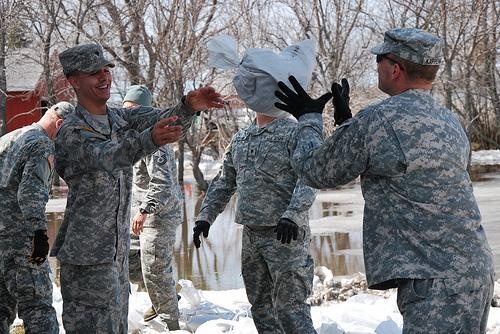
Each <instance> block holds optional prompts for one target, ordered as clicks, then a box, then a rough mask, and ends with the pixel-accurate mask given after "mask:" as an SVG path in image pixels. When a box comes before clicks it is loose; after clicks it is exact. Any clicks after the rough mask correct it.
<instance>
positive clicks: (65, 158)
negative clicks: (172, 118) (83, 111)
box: [55, 124, 157, 178]
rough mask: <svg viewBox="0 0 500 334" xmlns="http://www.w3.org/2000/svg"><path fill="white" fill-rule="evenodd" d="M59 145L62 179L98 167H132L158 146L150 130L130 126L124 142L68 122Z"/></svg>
mask: <svg viewBox="0 0 500 334" xmlns="http://www.w3.org/2000/svg"><path fill="white" fill-rule="evenodd" d="M55 146H56V170H57V172H58V173H59V175H60V176H61V177H62V178H68V177H71V176H73V175H76V174H81V173H88V172H92V171H96V170H107V171H112V170H116V169H123V168H128V167H130V166H131V165H132V164H133V163H135V162H136V161H138V160H140V159H141V158H142V157H143V156H145V155H147V154H150V153H152V152H154V151H155V150H156V149H157V147H156V145H155V144H154V143H153V139H152V138H151V131H150V130H145V131H143V132H138V131H136V130H134V129H130V130H127V132H126V133H124V134H123V137H122V139H121V140H120V141H114V140H111V139H109V138H107V137H105V136H103V135H102V134H100V133H97V132H93V131H91V129H86V128H82V127H77V126H76V127H75V126H69V127H64V124H63V126H62V128H61V130H60V131H59V133H58V135H57V138H56V143H55ZM82 162H84V163H82Z"/></svg>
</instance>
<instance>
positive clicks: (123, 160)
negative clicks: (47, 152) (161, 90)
mask: <svg viewBox="0 0 500 334" xmlns="http://www.w3.org/2000/svg"><path fill="white" fill-rule="evenodd" d="M172 115H177V116H179V120H180V121H181V122H182V124H183V125H184V127H185V129H187V128H188V127H189V126H190V124H191V119H192V117H193V115H194V113H192V112H191V111H189V110H187V109H186V107H184V105H183V104H182V103H181V104H179V105H177V106H176V107H174V108H172V109H167V110H164V111H161V110H160V109H155V108H151V107H139V108H134V109H123V108H109V107H108V108H107V118H108V122H109V127H107V126H104V125H103V124H102V123H100V122H99V121H98V119H97V118H95V117H93V116H92V115H91V114H90V113H88V112H87V111H86V110H85V109H84V108H83V107H82V106H80V105H78V106H77V107H76V109H75V112H74V113H72V114H71V115H70V116H68V118H66V120H65V122H64V123H63V125H62V127H61V129H60V130H59V133H58V135H57V137H56V145H55V147H56V169H57V172H58V173H59V175H60V176H61V177H62V178H63V179H64V180H65V181H66V183H67V184H68V189H69V192H68V200H67V205H66V210H65V213H64V219H63V223H62V225H61V228H60V230H59V233H58V235H57V237H56V241H55V243H54V246H53V249H52V252H51V255H52V256H57V258H58V259H59V261H60V262H61V270H62V268H63V267H64V266H66V265H73V266H75V265H77V266H82V270H83V266H94V265H97V264H112V265H113V266H116V273H117V274H118V275H119V276H114V280H113V282H114V284H120V285H119V286H117V287H114V286H107V285H104V284H102V285H96V286H94V289H95V291H101V290H102V291H103V292H104V291H108V290H109V289H112V290H113V289H114V290H113V291H118V292H120V293H122V291H124V290H125V289H126V290H127V291H128V284H129V283H128V260H125V259H127V257H128V253H129V244H130V238H129V234H130V199H131V190H132V189H131V188H132V166H133V164H134V163H135V162H137V161H138V160H140V159H141V158H142V157H143V156H145V155H147V154H150V153H152V152H154V151H155V150H157V147H156V146H155V144H154V143H153V141H152V137H151V127H152V126H153V125H154V123H156V121H158V120H159V119H160V118H163V117H167V116H172ZM125 266H126V268H125ZM76 271H78V269H76ZM96 274H99V273H98V272H97V273H96ZM89 275H92V272H90V274H89ZM89 279H90V278H89ZM96 280H97V281H98V279H96ZM61 284H62V283H61ZM62 288H63V287H62ZM62 291H67V292H68V291H69V289H67V288H64V289H62ZM68 298H69V299H68ZM71 298H72V297H71V295H65V294H64V293H63V300H64V305H65V306H64V310H63V321H64V323H66V322H72V321H75V320H74V319H79V315H78V314H74V313H71V311H72V310H77V309H78V308H79V307H87V308H88V310H89V312H93V311H92V310H94V309H95V308H98V307H99V305H96V304H93V303H90V304H85V303H84V302H82V301H81V300H80V299H73V300H72V299H71ZM69 303H75V305H71V306H69ZM110 303H111V299H110ZM120 303H121V305H123V309H122V312H121V315H120V319H121V323H120V327H119V333H122V332H123V331H124V332H125V333H126V329H127V307H128V294H126V295H125V296H123V297H122V299H121V300H120ZM105 315H106V314H103V316H105ZM107 316H109V317H112V316H114V315H111V314H109V313H108V314H107ZM86 321H92V319H91V318H87V320H86ZM80 325H81V326H82V328H85V327H86V326H88V325H89V324H85V323H81V324H80V323H79V326H80ZM113 328H114V327H113ZM108 333H116V332H114V329H110V331H109V332H108Z"/></svg>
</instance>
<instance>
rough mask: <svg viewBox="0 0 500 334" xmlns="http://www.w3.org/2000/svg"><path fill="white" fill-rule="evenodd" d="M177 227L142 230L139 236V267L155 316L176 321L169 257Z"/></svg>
mask: <svg viewBox="0 0 500 334" xmlns="http://www.w3.org/2000/svg"><path fill="white" fill-rule="evenodd" d="M176 228H177V226H170V225H167V226H164V227H162V228H156V227H145V228H144V230H143V232H142V233H141V236H140V238H141V266H142V273H143V277H144V284H145V286H146V290H147V292H148V294H149V297H150V298H151V302H152V303H153V306H154V308H155V310H156V312H157V313H164V314H167V315H168V316H169V319H179V306H178V303H177V291H176V289H175V280H174V277H173V269H172V256H173V250H174V245H175V232H176Z"/></svg>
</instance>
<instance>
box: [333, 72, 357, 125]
mask: <svg viewBox="0 0 500 334" xmlns="http://www.w3.org/2000/svg"><path fill="white" fill-rule="evenodd" d="M340 82H341V83H342V86H341V85H339V84H338V83H336V82H334V83H332V94H333V99H332V102H333V109H334V112H333V118H334V119H335V124H337V125H340V124H342V123H344V122H345V121H347V120H348V119H349V118H351V117H352V113H351V108H349V100H350V97H349V83H348V82H347V79H346V78H343V79H342V80H341V81H340Z"/></svg>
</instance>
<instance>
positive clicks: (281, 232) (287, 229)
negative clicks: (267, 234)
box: [274, 218, 299, 244]
mask: <svg viewBox="0 0 500 334" xmlns="http://www.w3.org/2000/svg"><path fill="white" fill-rule="evenodd" d="M274 232H276V238H277V239H278V240H281V243H282V244H284V243H285V242H286V243H290V241H292V236H293V240H297V235H298V233H299V227H298V226H297V224H295V223H294V222H293V221H291V220H290V219H288V218H280V220H279V221H278V225H276V228H275V229H274Z"/></svg>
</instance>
